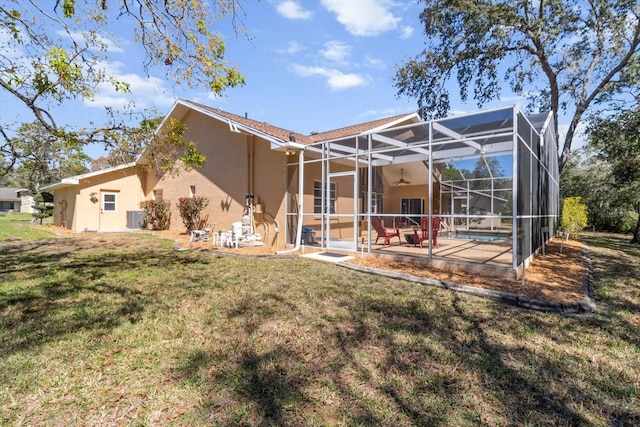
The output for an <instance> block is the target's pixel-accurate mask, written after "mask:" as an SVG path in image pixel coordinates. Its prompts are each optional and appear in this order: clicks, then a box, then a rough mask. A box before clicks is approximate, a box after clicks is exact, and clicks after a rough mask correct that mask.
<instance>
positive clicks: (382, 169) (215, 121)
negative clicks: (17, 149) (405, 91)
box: [42, 100, 559, 274]
mask: <svg viewBox="0 0 640 427" xmlns="http://www.w3.org/2000/svg"><path fill="white" fill-rule="evenodd" d="M552 119H553V115H552V114H551V113H538V114H529V115H527V114H525V113H523V112H522V111H520V109H519V107H518V106H506V107H500V108H496V109H491V110H486V111H480V112H473V113H467V114H461V115H458V116H452V117H446V118H442V119H435V120H430V121H422V120H421V119H420V117H419V116H418V115H417V114H406V115H399V116H394V117H389V118H385V119H380V120H376V121H371V122H367V123H362V124H358V125H354V126H349V127H345V128H341V129H336V130H332V131H327V132H314V133H312V134H310V135H303V134H300V133H297V132H295V131H292V130H291V129H284V128H280V127H277V126H273V125H271V124H268V123H265V122H260V121H257V120H252V119H250V118H248V117H246V116H244V117H243V116H238V115H235V114H231V113H228V112H225V111H222V110H220V109H215V108H211V107H208V106H205V105H202V104H198V103H195V102H191V101H186V100H178V101H177V102H176V103H175V104H174V105H173V107H172V108H171V110H170V111H169V114H168V115H167V116H166V117H165V119H164V121H163V123H162V124H161V125H160V127H159V129H158V132H163V130H164V129H167V128H168V126H169V123H170V122H171V121H172V120H177V121H179V122H181V123H183V124H184V125H185V127H186V131H185V134H184V138H185V140H187V141H193V142H195V143H196V144H197V150H198V151H199V152H200V153H202V154H204V155H205V156H206V163H205V164H204V165H203V166H202V167H197V168H194V169H191V170H183V171H182V172H180V173H179V174H167V173H162V172H161V171H160V170H158V169H155V168H149V167H148V164H146V163H145V162H146V161H145V156H144V153H143V155H141V156H140V158H139V159H138V161H136V162H133V163H131V164H126V165H122V166H119V167H115V168H111V169H107V170H102V171H98V172H92V173H88V174H84V175H79V176H75V177H70V178H67V179H64V180H62V181H60V182H56V183H53V184H49V185H46V186H44V187H43V188H42V190H43V191H50V192H53V193H54V203H55V214H54V223H55V224H56V225H59V226H63V227H66V228H68V229H71V230H73V231H74V232H83V231H123V230H127V229H133V228H139V221H138V220H136V218H139V217H137V216H136V214H139V213H140V206H139V205H140V202H141V201H144V200H151V199H156V200H158V199H162V200H165V201H167V200H168V201H170V202H171V205H172V206H173V211H172V218H171V225H170V227H171V228H172V229H173V230H176V231H179V232H182V231H185V230H184V227H183V225H182V221H181V218H180V216H179V213H178V210H177V206H176V205H177V203H178V200H179V199H180V198H181V197H192V196H194V195H195V196H204V197H206V198H208V199H209V201H210V203H209V205H208V206H207V208H206V209H205V211H204V214H205V215H208V221H209V222H211V223H213V224H214V226H213V229H214V232H216V231H229V232H228V234H229V235H238V234H242V235H244V230H245V229H244V228H242V227H244V226H245V220H246V221H248V222H250V225H248V227H250V229H251V230H252V233H259V234H260V239H261V242H262V243H264V244H267V245H270V246H276V247H278V248H284V247H285V246H287V245H300V244H302V242H305V243H306V244H316V245H320V246H321V247H323V248H326V249H328V250H329V251H331V250H333V249H336V250H343V251H349V252H352V251H360V252H365V251H366V252H369V253H371V252H372V251H374V250H375V251H379V252H380V253H387V254H388V253H395V255H403V256H404V255H405V254H408V255H410V256H418V257H422V258H426V259H427V260H428V261H429V262H431V263H434V265H435V263H440V262H444V263H448V264H450V265H455V266H456V268H458V267H459V266H461V265H462V266H465V268H466V266H469V268H470V271H476V270H475V269H476V267H477V265H478V264H483V265H489V266H491V268H496V269H498V270H501V273H500V274H502V272H506V273H507V274H520V273H521V272H523V271H524V268H525V267H526V265H528V263H529V262H530V261H531V259H532V258H533V256H534V254H535V253H536V252H537V251H539V250H540V248H544V243H545V242H546V241H547V240H548V239H549V238H550V236H552V235H553V234H554V231H555V229H556V227H557V224H558V195H559V179H558V166H557V153H556V151H555V147H556V143H555V141H556V136H555V134H554V132H553V129H552V127H550V126H549V123H551V122H552ZM176 162H178V160H176ZM176 164H178V163H176ZM145 166H146V167H145ZM248 206H249V208H247V207H248ZM373 217H382V219H383V221H384V226H386V227H391V228H393V229H396V228H402V229H403V230H396V231H395V233H396V235H397V236H398V235H399V236H400V238H399V239H398V240H397V241H396V242H397V243H395V247H390V246H391V245H379V244H378V241H379V237H378V235H379V233H380V230H379V229H380V228H381V227H377V228H376V227H374V225H377V224H378V222H379V221H378V220H377V218H376V219H375V221H374V220H373ZM434 217H437V223H438V224H439V227H440V228H439V230H437V231H438V240H439V243H438V244H437V245H436V244H435V243H436V242H435V239H434V238H433V237H434V235H433V230H431V229H430V231H429V230H426V229H424V228H423V226H422V225H423V224H431V223H432V220H433V219H434ZM236 226H237V227H236ZM424 227H427V228H428V226H424ZM374 228H376V230H375V231H374ZM416 228H418V229H421V230H422V231H421V233H422V235H423V238H422V240H425V238H426V237H425V236H426V234H428V235H429V237H428V238H427V239H426V240H425V241H426V242H427V243H426V245H423V244H422V240H421V244H420V247H418V248H415V247H414V245H413V244H412V242H411V241H410V240H411V239H410V237H411V236H414V238H415V237H417V233H418V231H417V230H416ZM230 230H237V232H236V231H233V233H232V232H230ZM383 232H384V230H383ZM425 233H426V234H425ZM469 241H470V242H472V243H469ZM380 246H385V247H383V248H381V247H380ZM423 246H425V247H423Z"/></svg>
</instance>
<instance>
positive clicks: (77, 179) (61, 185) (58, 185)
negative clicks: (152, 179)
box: [39, 162, 136, 191]
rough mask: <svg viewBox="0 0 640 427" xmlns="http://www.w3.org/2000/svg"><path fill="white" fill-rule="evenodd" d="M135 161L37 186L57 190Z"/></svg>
mask: <svg viewBox="0 0 640 427" xmlns="http://www.w3.org/2000/svg"><path fill="white" fill-rule="evenodd" d="M135 165H136V163H135V162H131V163H126V164H124V165H120V166H114V167H112V168H108V169H102V170H99V171H94V172H88V173H84V174H81V175H75V176H71V177H69V178H64V179H62V180H60V181H58V182H53V183H51V184H47V185H43V186H42V187H40V188H39V190H40V191H54V190H59V189H61V188H64V187H69V186H72V185H78V184H79V183H80V180H81V179H86V178H92V177H94V176H99V175H103V174H105V173H110V172H116V171H119V170H123V169H127V168H130V167H133V166H135Z"/></svg>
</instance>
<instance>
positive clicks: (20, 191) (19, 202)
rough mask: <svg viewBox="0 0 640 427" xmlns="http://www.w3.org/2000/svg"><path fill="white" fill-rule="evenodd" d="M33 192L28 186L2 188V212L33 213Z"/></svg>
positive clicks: (0, 207)
mask: <svg viewBox="0 0 640 427" xmlns="http://www.w3.org/2000/svg"><path fill="white" fill-rule="evenodd" d="M31 205H33V194H32V193H31V191H30V190H27V189H26V188H0V212H22V213H33V212H34V210H33V208H32V207H31Z"/></svg>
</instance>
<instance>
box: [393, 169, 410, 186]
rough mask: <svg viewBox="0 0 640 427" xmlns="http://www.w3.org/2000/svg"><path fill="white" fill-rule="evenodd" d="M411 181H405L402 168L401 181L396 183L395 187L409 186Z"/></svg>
mask: <svg viewBox="0 0 640 427" xmlns="http://www.w3.org/2000/svg"><path fill="white" fill-rule="evenodd" d="M409 184H411V181H407V180H406V179H404V168H400V179H399V180H398V181H396V182H394V185H409Z"/></svg>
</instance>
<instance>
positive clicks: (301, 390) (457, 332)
mask: <svg viewBox="0 0 640 427" xmlns="http://www.w3.org/2000/svg"><path fill="white" fill-rule="evenodd" d="M613 257H614V258H615V255H614V256H613ZM598 262H609V260H607V259H606V258H603V259H601V258H600V257H599V255H598ZM342 274H344V276H343V277H341V278H338V276H336V274H335V272H334V270H333V269H332V268H326V267H320V268H317V269H314V270H313V271H309V276H312V277H314V283H316V285H315V286H316V287H318V288H322V289H321V290H318V291H317V292H318V293H317V294H315V295H314V294H313V293H311V291H309V295H308V296H307V297H308V298H310V299H311V300H313V298H317V297H318V296H319V295H322V298H326V299H329V300H334V305H332V310H329V311H323V312H321V313H317V314H309V313H308V312H306V311H305V308H303V307H305V304H304V303H298V302H296V301H291V300H289V299H288V298H287V296H286V295H280V294H277V293H274V292H273V291H271V290H266V289H265V290H264V292H256V293H255V294H252V296H251V297H247V296H246V295H242V296H238V298H237V300H236V301H237V303H236V304H235V305H234V306H233V307H229V308H228V310H226V311H225V312H224V313H222V314H221V323H222V324H225V323H228V325H227V326H225V327H226V328H228V329H225V330H226V331H227V333H224V334H223V335H224V338H222V337H219V339H220V340H221V341H222V342H221V343H219V345H217V346H216V348H215V349H213V350H211V349H206V350H205V349H198V350H194V351H190V352H187V353H186V354H185V356H184V362H183V363H182V364H181V365H180V366H178V368H177V370H176V372H177V373H178V376H179V377H180V378H182V379H186V380H187V381H189V382H191V383H193V384H195V385H196V386H197V387H198V388H199V389H200V390H202V394H203V396H202V402H203V404H202V405H201V407H200V408H199V414H198V417H199V418H201V419H205V420H207V422H211V423H220V424H251V425H287V424H291V425H308V424H322V425H324V424H328V425H335V424H339V425H487V426H489V425H497V424H499V425H592V424H605V425H638V424H639V423H640V412H638V410H637V409H636V408H634V407H632V405H630V404H629V402H634V399H635V396H636V390H635V388H634V380H633V375H634V374H633V372H630V371H629V369H630V368H626V369H627V370H626V371H625V370H624V369H625V368H624V367H621V366H620V365H619V363H618V362H615V361H613V360H612V361H606V362H603V363H602V364H601V365H600V366H598V367H597V368H594V366H593V363H594V359H593V357H596V358H605V357H608V356H604V355H600V353H599V350H598V349H593V348H591V346H592V340H597V341H598V342H599V343H600V345H603V346H610V345H611V346H616V345H619V344H618V343H617V342H616V340H617V337H619V336H620V335H619V334H613V333H612V331H617V330H618V328H621V327H622V328H623V329H626V328H627V327H630V326H631V324H630V323H629V321H628V317H627V318H625V316H624V315H623V314H620V315H613V316H610V317H607V318H602V319H598V320H594V319H593V318H589V317H574V318H571V317H563V316H560V315H555V314H544V313H539V312H528V311H526V310H523V309H517V308H512V307H505V306H502V305H500V304H498V303H494V302H487V301H479V300H477V299H475V298H473V297H470V296H465V295H460V294H456V293H455V292H452V291H443V290H436V289H428V288H423V289H422V290H417V291H416V290H414V292H415V293H414V294H411V293H405V292H404V290H402V287H401V286H399V285H398V282H397V281H393V280H391V279H388V280H387V279H381V278H375V279H373V278H372V279H369V278H368V276H366V275H357V274H350V273H342ZM367 282H368V283H373V284H374V285H373V286H368V285H367ZM327 283H328V284H329V285H326V286H325V285H323V284H327ZM406 286H407V287H408V288H412V289H416V285H409V284H407V285H406ZM331 287H333V288H331ZM312 288H313V285H310V287H309V288H308V289H312ZM305 289H307V288H305ZM329 289H334V290H333V291H329ZM345 289H352V292H345ZM596 292H597V289H596ZM625 292H626V290H625V289H624V288H622V289H616V290H615V291H612V292H611V296H608V297H607V299H606V300H605V301H603V304H610V306H609V310H617V309H618V308H624V309H625V310H630V309H633V307H634V306H629V305H628V303H625V302H624V300H623V298H622V296H623V294H624V293H625ZM334 312H335V313H334ZM288 318H297V319H299V318H302V319H305V320H304V321H302V322H301V324H302V325H304V327H302V326H301V325H298V326H296V327H295V328H294V327H292V328H293V329H286V328H285V327H286V325H285V324H286V320H287V319H288ZM274 325H276V326H275V327H274ZM267 326H269V327H267ZM269 328H271V329H269ZM296 328H299V329H296ZM237 330H240V331H241V332H239V333H238V332H236V331H237ZM270 331H271V332H270ZM618 332H619V331H618ZM631 332H632V330H631V329H629V330H625V335H623V337H624V339H625V340H626V343H624V344H622V345H623V348H622V351H629V349H630V347H629V345H631V346H633V345H634V344H636V343H637V338H633V337H631V336H630V334H631ZM283 334H284V335H286V336H291V337H292V338H290V340H289V341H287V343H286V344H283V343H282V335H283ZM309 343H313V344H312V345H310V344H309ZM576 346H578V348H577V349H576ZM631 351H633V350H631ZM619 369H622V371H619ZM594 420H595V421H594Z"/></svg>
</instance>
